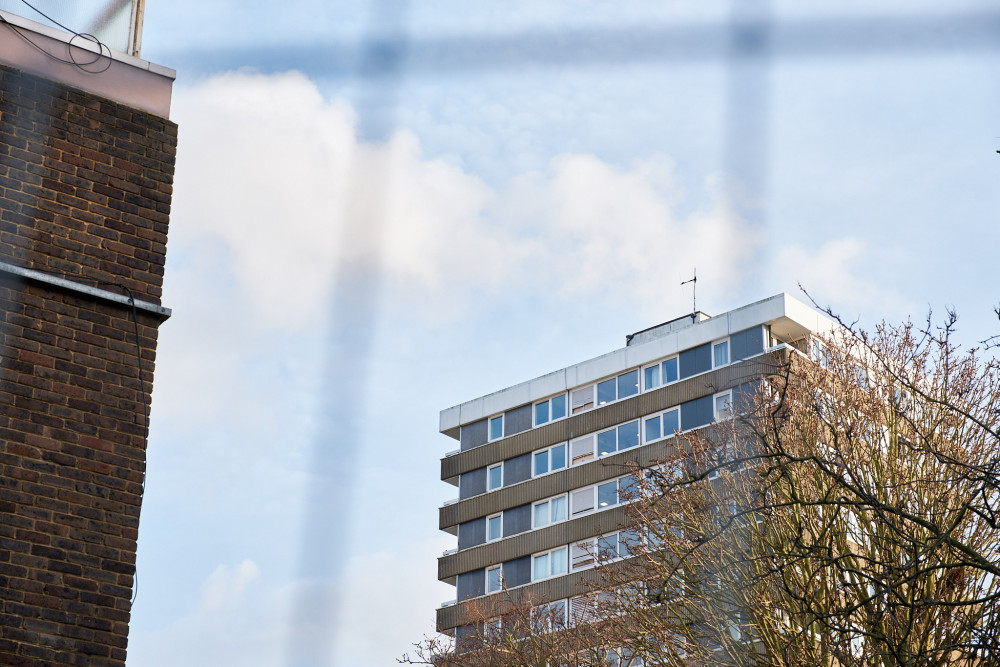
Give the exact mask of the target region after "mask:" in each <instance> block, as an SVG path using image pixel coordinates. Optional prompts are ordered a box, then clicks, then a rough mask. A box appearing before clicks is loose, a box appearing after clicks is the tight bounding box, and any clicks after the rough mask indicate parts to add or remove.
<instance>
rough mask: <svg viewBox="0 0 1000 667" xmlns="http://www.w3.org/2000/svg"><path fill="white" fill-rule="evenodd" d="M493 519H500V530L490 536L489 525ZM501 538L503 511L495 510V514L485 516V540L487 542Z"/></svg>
mask: <svg viewBox="0 0 1000 667" xmlns="http://www.w3.org/2000/svg"><path fill="white" fill-rule="evenodd" d="M494 519H499V520H500V524H499V525H500V531H499V533H498V534H497V536H496V537H490V534H491V533H490V525H491V524H492V522H493V520H494ZM502 539H503V512H497V513H496V514H490V515H489V516H487V517H486V542H487V543H490V542H497V541H498V540H502Z"/></svg>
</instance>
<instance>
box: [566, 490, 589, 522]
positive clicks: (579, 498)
mask: <svg viewBox="0 0 1000 667" xmlns="http://www.w3.org/2000/svg"><path fill="white" fill-rule="evenodd" d="M570 505H571V507H570V511H571V512H572V513H573V516H578V515H580V514H586V513H587V512H592V511H594V487H592V486H588V487H587V488H585V489H578V490H576V491H574V492H573V493H572V494H571V495H570Z"/></svg>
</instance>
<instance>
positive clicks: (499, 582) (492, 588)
mask: <svg viewBox="0 0 1000 667" xmlns="http://www.w3.org/2000/svg"><path fill="white" fill-rule="evenodd" d="M501 588H503V568H502V567H501V566H500V565H494V566H493V567H488V568H486V592H487V593H496V592H497V591H499V590H500V589H501Z"/></svg>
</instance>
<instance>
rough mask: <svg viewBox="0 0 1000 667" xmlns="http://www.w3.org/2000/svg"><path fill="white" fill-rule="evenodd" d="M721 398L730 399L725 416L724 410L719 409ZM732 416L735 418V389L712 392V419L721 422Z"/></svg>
mask: <svg viewBox="0 0 1000 667" xmlns="http://www.w3.org/2000/svg"><path fill="white" fill-rule="evenodd" d="M720 398H725V399H727V400H728V403H727V407H726V410H725V415H724V416H722V415H723V413H722V411H720V410H719V399H720ZM732 418H733V390H732V389H726V390H725V391H720V392H718V393H716V394H712V421H713V422H715V423H719V422H722V421H726V420H727V419H732Z"/></svg>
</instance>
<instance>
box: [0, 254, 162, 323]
mask: <svg viewBox="0 0 1000 667" xmlns="http://www.w3.org/2000/svg"><path fill="white" fill-rule="evenodd" d="M3 273H6V274H8V275H15V276H18V277H20V278H23V279H25V280H30V281H32V282H36V283H44V284H46V285H51V286H53V287H58V288H60V289H64V290H68V291H70V292H76V293H77V294H82V295H86V296H90V297H93V298H95V299H101V300H103V301H111V302H113V303H117V304H120V305H123V306H127V307H129V308H131V307H132V299H130V298H129V297H127V296H126V295H125V294H124V293H122V294H119V293H117V292H111V291H109V290H105V289H101V288H99V287H91V286H90V285H81V284H80V283H75V282H73V281H72V280H67V279H66V278H60V277H58V276H53V275H50V274H48V273H44V272H42V271H36V270H34V269H26V268H24V267H20V266H14V265H13V264H8V263H6V262H0V274H3ZM135 307H136V310H141V311H143V312H145V313H149V314H151V315H153V316H155V317H157V318H158V319H160V320H161V321H162V320H166V319H167V318H168V317H170V315H171V314H172V311H171V310H170V309H169V308H164V307H163V306H158V305H156V304H155V303H150V302H148V301H141V300H139V299H135Z"/></svg>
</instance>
